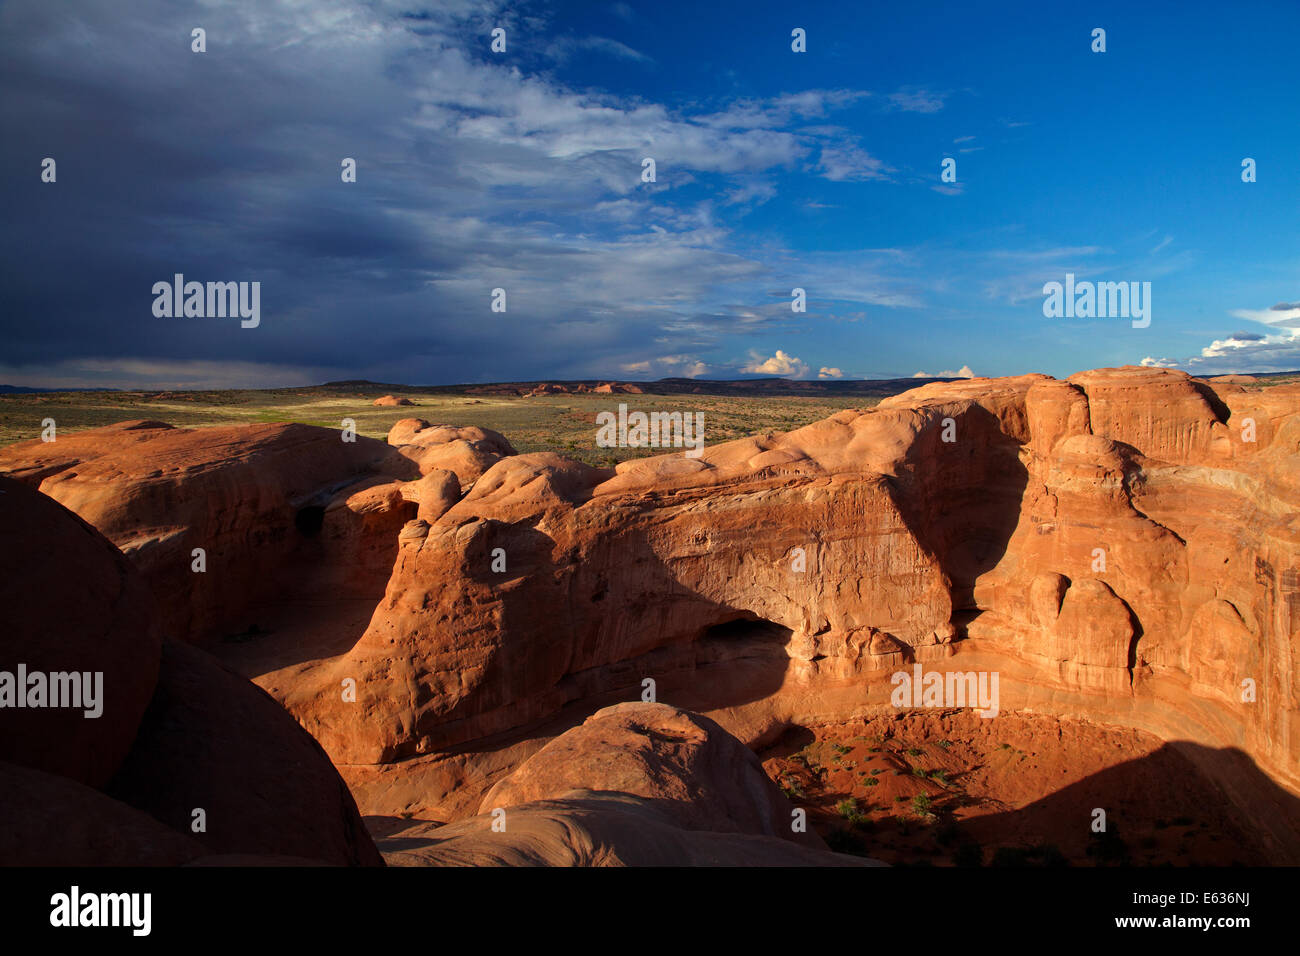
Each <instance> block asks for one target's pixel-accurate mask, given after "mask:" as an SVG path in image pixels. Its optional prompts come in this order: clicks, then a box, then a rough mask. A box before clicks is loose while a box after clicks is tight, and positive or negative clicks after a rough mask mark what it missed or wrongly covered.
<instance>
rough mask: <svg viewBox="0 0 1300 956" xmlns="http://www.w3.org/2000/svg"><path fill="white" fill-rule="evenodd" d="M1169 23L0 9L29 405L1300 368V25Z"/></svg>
mask: <svg viewBox="0 0 1300 956" xmlns="http://www.w3.org/2000/svg"><path fill="white" fill-rule="evenodd" d="M1133 6H1135V5H1133V4H1109V5H1108V4H1095V3H1093V4H1086V5H1085V4H1069V3H1062V4H1058V3H1053V4H1042V3H1024V4H997V5H991V4H990V5H983V4H974V3H953V4H933V3H931V4H924V5H921V4H892V5H888V6H886V5H882V4H875V3H861V4H838V3H837V4H825V5H817V4H803V5H791V4H778V3H743V4H741V3H736V4H725V3H724V4H717V3H709V4H700V3H695V4H677V3H656V4H648V3H613V4H610V3H551V4H527V3H524V4H508V5H502V4H492V3H467V2H460V0H455V2H449V3H438V4H420V3H416V2H406V3H397V4H390V3H386V2H374V3H359V2H343V0H305V2H297V3H287V2H275V0H269V2H262V3H251V2H249V3H235V4H225V3H202V4H192V5H191V4H180V3H171V2H161V0H140V2H133V3H131V4H125V5H124V4H120V3H111V2H90V0H86V2H77V3H73V4H70V5H68V6H67V7H66V8H65V7H64V6H63V5H58V6H55V5H50V4H45V3H39V2H36V0H29V2H12V0H10V2H4V3H0V122H2V123H3V126H4V128H5V130H6V136H5V137H4V141H3V142H2V143H0V172H3V183H4V185H3V186H2V187H0V189H2V190H3V193H0V197H2V198H3V200H4V202H5V205H6V208H7V209H8V210H9V212H8V215H7V216H6V218H5V222H4V224H3V226H0V316H2V318H0V322H3V324H4V332H5V335H4V342H5V345H4V348H3V350H0V381H3V382H10V383H13V384H31V385H65V386H88V385H101V384H102V385H115V386H126V387H132V386H135V387H153V386H157V387H223V386H225V387H232V386H264V385H297V384H309V383H313V382H320V381H325V380H328V379H342V378H369V379H373V380H378V381H388V382H406V383H413V384H433V383H450V382H459V381H467V382H471V381H499V380H513V379H534V378H598V377H603V378H639V379H654V378H659V377H664V376H677V375H690V376H705V377H719V378H735V377H741V376H744V375H759V374H778V375H788V376H795V377H802V378H817V377H819V376H820V377H839V376H843V377H848V378H859V377H867V378H877V377H896V376H907V375H912V374H915V373H917V372H921V371H924V372H929V373H933V374H940V373H946V372H955V371H960V370H963V369H966V370H973V371H974V372H975V373H976V374H979V375H1009V374H1019V373H1023V372H1030V371H1041V372H1047V373H1049V374H1053V375H1058V376H1063V375H1068V374H1070V373H1071V372H1074V371H1077V370H1079V369H1083V368H1091V367H1096V366H1105V365H1121V364H1136V363H1138V362H1142V361H1146V362H1147V363H1149V364H1150V363H1159V364H1164V365H1171V366H1175V367H1179V368H1184V369H1187V370H1188V371H1191V372H1193V373H1197V374H1207V373H1215V372H1226V371H1239V370H1247V371H1270V370H1284V369H1295V368H1300V337H1298V336H1300V239H1298V238H1297V237H1298V233H1297V230H1296V228H1295V221H1296V216H1297V211H1298V210H1300V122H1297V121H1298V120H1300V83H1297V81H1296V78H1295V68H1294V59H1295V57H1294V47H1295V41H1296V38H1297V36H1300V29H1298V28H1300V5H1297V4H1294V3H1276V4H1244V5H1240V6H1238V7H1235V8H1233V9H1232V10H1231V11H1228V12H1225V11H1224V10H1222V9H1216V8H1215V6H1213V5H1209V4H1205V5H1199V4H1195V3H1190V4H1189V3H1177V4H1173V3H1170V4H1153V5H1143V6H1144V7H1148V6H1149V9H1144V10H1134V9H1132V7H1133ZM196 26H201V27H203V28H204V29H205V30H206V31H207V35H208V37H207V47H208V48H207V52H205V53H193V52H191V50H190V31H191V29H192V28H193V27H196ZM496 27H500V28H502V29H504V30H505V31H506V51H505V53H493V52H492V51H491V50H490V49H489V44H490V42H491V37H490V33H491V31H492V29H494V28H496ZM796 27H799V28H802V29H804V30H805V31H806V35H807V52H805V53H795V52H793V51H792V50H791V37H790V34H791V30H792V29H794V28H796ZM1097 27H1101V28H1104V29H1105V30H1106V46H1107V49H1106V52H1105V53H1094V52H1092V50H1091V44H1092V36H1091V34H1092V31H1093V29H1094V28H1097ZM46 156H50V157H54V158H55V159H56V160H57V163H58V167H57V170H58V178H57V181H56V182H55V183H53V184H51V183H42V182H41V181H40V163H41V160H42V158H44V157H46ZM345 156H348V157H355V158H356V160H357V163H358V178H357V182H356V183H343V182H341V180H340V176H339V164H340V160H341V158H342V157H345ZM644 157H653V158H654V159H655V162H656V173H657V181H656V182H655V183H642V182H641V168H642V159H643V158H644ZM945 157H951V158H953V159H955V160H956V173H957V182H956V183H955V184H946V183H943V182H942V181H941V180H940V164H941V163H942V161H943V160H944V158H945ZM1245 157H1251V158H1253V159H1254V160H1255V161H1256V164H1257V181H1256V182H1253V183H1243V182H1242V180H1241V162H1242V160H1243V158H1245ZM176 272H182V273H184V274H185V275H186V277H187V279H196V280H199V281H204V280H212V281H231V280H236V281H238V280H243V281H260V282H261V284H262V319H261V323H260V325H259V326H258V327H257V328H256V329H241V328H240V326H239V323H238V321H231V320H227V319H219V318H189V319H175V318H172V319H166V318H156V317H154V315H153V314H152V311H151V304H152V296H151V293H150V289H151V287H152V285H153V283H154V282H156V281H159V280H170V278H171V276H172V275H173V274H174V273H176ZM1066 273H1074V274H1075V275H1076V277H1077V278H1078V279H1081V280H1083V279H1087V280H1092V281H1133V282H1150V283H1151V319H1152V321H1151V324H1150V326H1149V327H1147V328H1141V329H1135V328H1132V327H1131V325H1130V323H1129V322H1128V321H1127V320H1125V319H1122V318H1102V319H1048V318H1045V317H1044V316H1043V308H1042V306H1043V293H1042V287H1043V284H1044V283H1045V282H1048V281H1062V280H1063V279H1064V277H1065V275H1066ZM796 286H797V287H801V288H804V289H805V290H806V292H807V296H808V309H807V311H806V312H805V313H794V312H792V311H791V309H790V294H791V289H792V288H794V287H796ZM494 288H504V289H505V290H506V293H507V311H506V312H505V313H493V312H492V311H491V310H490V302H491V294H492V290H493V289H494Z"/></svg>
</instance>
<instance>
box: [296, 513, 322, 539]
mask: <svg viewBox="0 0 1300 956" xmlns="http://www.w3.org/2000/svg"><path fill="white" fill-rule="evenodd" d="M324 525H325V509H324V508H322V507H321V506H320V505H308V506H307V507H306V508H299V509H298V513H297V514H296V515H294V516H293V526H294V527H295V528H297V529H298V533H299V534H300V535H302V536H303V537H304V538H314V537H316V535H318V534H320V529H321V528H322V527H324Z"/></svg>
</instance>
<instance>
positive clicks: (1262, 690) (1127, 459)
mask: <svg viewBox="0 0 1300 956" xmlns="http://www.w3.org/2000/svg"><path fill="white" fill-rule="evenodd" d="M1298 396H1300V390H1297V389H1295V388H1293V387H1276V388H1272V389H1267V390H1264V391H1257V392H1246V391H1245V390H1243V389H1240V388H1239V387H1236V386H1223V387H1218V388H1216V387H1212V386H1209V385H1205V384H1203V383H1198V382H1196V381H1194V380H1191V379H1189V378H1188V376H1187V375H1185V374H1184V373H1181V372H1176V371H1169V370H1160V369H1140V368H1129V369H1112V370H1100V371H1096V372H1088V373H1082V374H1080V375H1076V376H1074V377H1072V378H1071V379H1070V380H1068V381H1056V380H1054V379H1051V378H1049V377H1047V376H1041V375H1031V376H1022V377H1020V378H1014V379H995V380H988V379H975V380H963V381H959V382H952V383H935V384H930V385H926V386H924V387H922V388H919V389H916V390H914V391H912V392H910V393H907V394H905V395H900V396H897V397H895V398H892V399H888V400H886V401H884V402H882V403H881V405H880V406H879V407H877V408H875V409H873V410H870V411H866V412H853V411H845V412H841V413H839V414H837V415H834V416H832V417H831V418H829V419H827V420H825V421H823V422H819V423H816V424H814V425H810V426H807V427H805V428H801V429H798V430H796V431H793V432H789V433H786V434H768V435H763V436H758V437H755V438H747V439H742V440H739V441H734V442H729V443H726V444H724V445H719V446H714V447H711V448H709V449H707V450H706V452H705V454H704V455H703V457H701V458H699V459H688V458H686V457H684V456H682V455H663V456H659V457H656V458H647V459H637V460H634V461H630V462H625V463H623V464H621V465H619V466H618V468H617V470H616V472H615V473H614V474H613V475H610V474H609V473H608V472H607V471H600V470H596V469H589V468H586V466H580V465H577V464H575V463H570V462H567V461H565V460H564V459H561V458H558V457H557V456H553V455H521V456H513V457H507V458H504V459H502V460H500V461H499V462H497V463H496V464H495V465H493V466H492V467H491V468H489V469H488V470H487V471H486V472H485V473H484V474H483V475H482V476H481V477H480V478H479V479H478V480H477V481H476V482H475V483H474V484H473V485H472V486H471V488H470V489H469V492H468V493H467V494H466V495H465V496H464V497H463V498H462V499H461V500H460V501H459V502H457V503H456V504H454V505H453V506H452V507H450V508H449V509H447V510H446V511H445V512H443V513H442V515H441V516H440V517H439V518H437V519H436V520H433V521H426V522H425V523H424V524H423V525H421V526H420V527H418V528H414V529H408V530H410V532H411V533H410V534H407V533H405V532H404V534H403V537H402V546H401V548H400V550H399V554H398V557H397V561H396V564H395V566H394V570H393V576H392V579H391V580H390V581H389V585H388V591H387V594H386V596H385V597H384V599H383V601H382V602H381V603H380V605H379V607H378V608H377V609H376V611H375V614H374V617H373V618H372V620H371V622H370V626H369V627H368V628H367V630H366V633H365V634H364V635H362V636H361V638H360V639H359V640H358V642H357V643H356V644H355V646H353V647H352V648H351V650H349V651H348V652H347V653H346V654H344V655H342V656H340V657H336V658H333V659H330V660H324V661H320V662H317V663H310V662H308V663H307V664H305V665H303V666H300V667H297V668H294V669H291V670H287V671H283V672H279V673H269V674H266V675H265V676H264V677H262V678H260V681H261V683H263V685H264V686H266V687H268V689H270V690H271V691H272V693H273V694H275V695H276V696H277V697H278V698H280V699H282V700H283V701H284V702H285V703H286V705H287V706H288V707H289V708H290V709H291V710H293V711H294V712H295V713H296V714H297V715H298V716H299V718H300V719H301V720H302V721H303V722H304V724H305V726H307V727H308V728H309V729H310V730H311V731H312V732H313V733H314V734H315V735H317V737H318V738H319V739H320V740H321V741H322V743H323V744H324V745H325V747H326V749H327V750H329V751H330V753H331V754H332V755H333V756H334V758H335V760H336V761H338V762H340V763H342V764H346V765H348V767H347V770H346V773H347V775H348V777H349V779H350V781H351V782H353V784H354V786H357V787H360V788H361V792H362V793H363V795H364V796H363V799H365V800H373V803H372V805H373V806H377V807H388V808H389V809H393V808H396V807H410V806H412V805H413V804H412V802H414V805H415V806H422V807H425V808H438V809H441V810H442V811H444V812H451V813H465V812H468V811H471V810H472V809H473V802H472V801H471V800H468V799H467V798H466V796H465V794H466V791H467V783H466V781H467V780H469V781H471V784H470V785H469V786H468V789H469V790H470V791H472V790H473V789H474V788H475V787H477V788H483V789H485V788H486V787H487V786H489V785H490V784H491V783H492V782H493V780H494V779H496V775H498V774H500V773H501V772H502V771H503V770H508V769H509V767H511V766H514V765H516V764H517V763H518V762H519V761H520V760H522V759H524V758H526V757H527V755H528V753H530V752H531V751H532V750H535V749H536V747H537V746H540V745H541V743H543V742H544V741H545V740H546V739H548V737H549V736H553V735H554V734H555V733H556V732H558V731H559V730H562V729H563V727H564V726H566V725H567V724H566V721H567V722H568V724H571V723H572V722H573V720H575V719H580V717H581V716H582V715H583V713H584V712H586V713H589V712H590V710H591V709H592V708H593V707H595V706H598V705H600V704H602V703H614V702H617V701H618V700H631V699H635V698H636V697H637V696H638V695H639V686H640V682H641V681H642V680H643V679H644V678H647V677H649V678H653V679H655V680H656V681H657V682H658V687H659V694H660V699H664V700H668V701H671V702H672V703H673V704H676V705H679V706H683V707H688V708H690V709H693V710H700V711H702V712H705V713H707V714H708V715H709V716H711V717H713V718H714V719H716V720H717V721H718V722H719V723H720V724H722V726H724V727H725V728H727V729H728V730H729V731H731V732H732V733H735V734H736V735H737V736H739V737H740V738H741V739H742V740H744V741H745V742H747V743H750V744H758V743H761V742H763V741H765V740H769V739H772V738H773V737H774V736H775V735H776V734H778V733H780V732H781V730H782V729H783V728H785V727H786V726H788V725H790V724H792V723H800V722H805V723H806V722H816V721H818V720H832V719H835V720H841V719H849V718H851V717H853V716H855V715H861V714H864V713H870V712H872V711H873V710H874V709H879V708H881V707H884V706H887V704H888V699H889V690H890V686H889V684H888V680H887V678H888V675H889V673H891V672H892V671H893V670H895V669H897V668H898V667H899V665H900V664H901V663H904V662H907V663H910V662H912V661H920V662H922V663H924V664H925V665H926V666H927V667H929V666H933V667H936V668H957V667H960V668H961V669H963V670H964V669H968V668H973V669H986V670H998V671H1000V672H1001V674H1002V686H1001V694H1002V707H1003V708H1015V707H1033V708H1035V709H1042V710H1048V711H1054V712H1058V713H1064V714H1071V713H1077V714H1090V715H1093V716H1095V717H1096V718H1097V719H1101V720H1109V721H1112V722H1116V723H1122V724H1128V725H1132V726H1136V727H1140V728H1143V729H1146V730H1150V731H1152V732H1154V733H1157V734H1159V735H1161V736H1163V737H1165V738H1166V739H1177V738H1186V739H1190V740H1194V741H1198V742H1201V743H1204V744H1206V745H1207V746H1210V747H1222V746H1228V745H1238V746H1242V747H1243V748H1244V749H1245V750H1247V752H1249V753H1250V754H1251V755H1252V756H1253V757H1254V758H1255V759H1256V760H1257V761H1258V762H1259V764H1260V765H1261V766H1262V767H1264V768H1265V769H1266V770H1267V771H1268V772H1269V773H1270V774H1272V775H1273V776H1274V777H1275V778H1276V779H1278V780H1279V781H1281V782H1283V783H1285V784H1286V785H1287V786H1290V787H1292V788H1295V787H1296V785H1297V783H1298V782H1300V764H1298V763H1297V760H1298V757H1300V746H1297V744H1296V743H1295V741H1296V739H1297V733H1300V726H1297V714H1298V713H1300V708H1298V707H1297V704H1296V702H1295V700H1294V698H1293V691H1292V688H1293V686H1294V679H1293V675H1294V668H1295V659H1294V652H1293V650H1292V647H1293V643H1294V640H1295V636H1296V632H1297V626H1298V624H1300V615H1297V613H1296V610H1295V609H1296V604H1297V598H1296V596H1295V595H1296V589H1297V582H1296V570H1295V569H1296V566H1297V547H1298V542H1300V527H1297V518H1296V514H1297V510H1298V506H1300V478H1298V477H1297V476H1300V457H1298V451H1297V437H1298V436H1300V414H1297V410H1298V409H1300V397H1298ZM1247 419H1249V420H1250V421H1249V422H1248V421H1247ZM945 436H947V437H949V438H951V441H946V440H945ZM1252 436H1253V437H1254V439H1255V440H1254V441H1247V440H1245V439H1246V438H1247V437H1252ZM439 507H441V505H439ZM1098 549H1100V550H1101V551H1102V552H1104V557H1105V561H1104V565H1103V564H1102V563H1100V562H1099V561H1098V555H1097V553H1096V552H1097V550H1098ZM494 556H495V559H496V561H497V566H498V567H501V566H502V560H504V570H494V566H493V561H494ZM1094 564H1095V567H1096V569H1094ZM800 568H802V569H800ZM949 658H955V659H954V660H953V661H951V663H948V659H949ZM348 676H351V677H354V678H355V679H356V680H357V682H358V686H359V687H360V688H362V691H361V693H360V694H359V700H358V702H357V703H356V704H353V705H344V704H343V703H341V702H339V701H337V700H335V699H333V698H332V697H331V695H328V694H326V693H325V692H324V689H325V688H328V687H332V686H336V685H337V684H338V682H339V681H340V680H341V679H343V678H344V677H348ZM1246 678H1250V679H1252V680H1254V681H1255V682H1256V685H1257V689H1258V690H1257V693H1258V697H1257V700H1256V702H1255V703H1253V704H1252V703H1243V702H1242V701H1241V685H1242V681H1243V680H1244V679H1246ZM552 728H553V729H552ZM485 738H493V739H494V740H503V741H512V740H513V741H527V743H520V744H518V745H516V744H509V747H507V748H506V749H502V748H500V747H494V749H493V755H492V756H484V757H481V758H474V757H471V756H467V752H469V751H473V750H474V749H475V747H476V744H475V742H476V741H481V740H484V739H485ZM509 748H514V749H513V750H510V749H509ZM507 751H509V754H510V755H509V756H505V754H506V753H507ZM394 761H402V762H403V763H401V764H398V766H400V767H401V770H402V773H403V774H406V775H408V778H409V779H408V780H407V783H406V784H405V785H401V786H399V785H396V784H395V782H394V775H393V773H392V768H393V766H394V763H393V762H394ZM368 768H369V769H368ZM476 779H477V781H478V782H477V783H474V782H473V781H475V780H476ZM414 780H418V785H417V784H415V783H412V782H411V781H414ZM390 800H391V801H393V803H392V804H391V805H389V803H388V801H390Z"/></svg>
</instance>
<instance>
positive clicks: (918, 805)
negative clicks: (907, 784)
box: [912, 793, 930, 817]
mask: <svg viewBox="0 0 1300 956" xmlns="http://www.w3.org/2000/svg"><path fill="white" fill-rule="evenodd" d="M912 809H913V810H915V811H916V815H917V816H918V817H923V816H926V815H927V814H928V813H929V812H930V795H929V794H928V793H918V794H917V795H916V796H914V797H913V798H912Z"/></svg>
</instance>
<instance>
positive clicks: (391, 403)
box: [370, 395, 415, 408]
mask: <svg viewBox="0 0 1300 956" xmlns="http://www.w3.org/2000/svg"><path fill="white" fill-rule="evenodd" d="M370 404H372V405H375V406H377V407H379V408H396V407H397V406H399V405H414V404H415V402H413V401H411V400H410V399H409V398H398V397H397V396H396V395H385V396H383V397H382V398H376V399H375V400H374V401H373V402H371V403H370Z"/></svg>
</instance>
